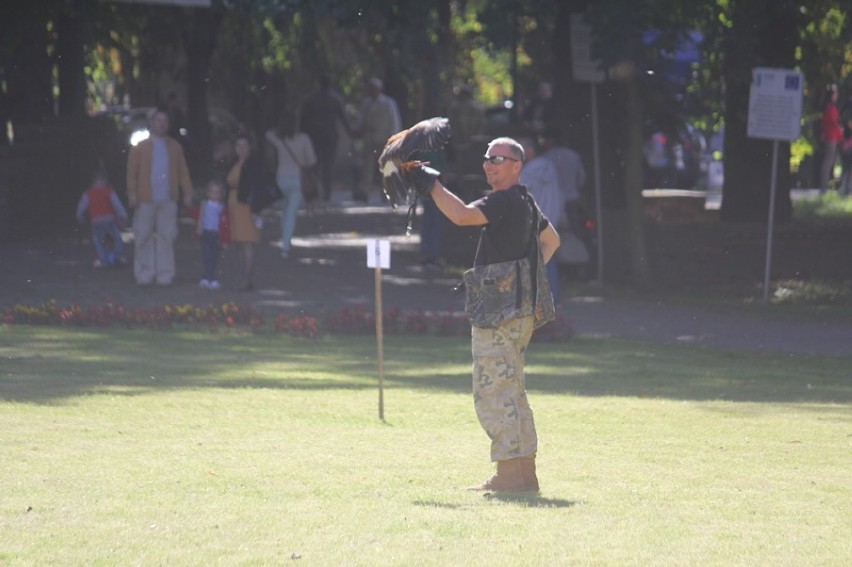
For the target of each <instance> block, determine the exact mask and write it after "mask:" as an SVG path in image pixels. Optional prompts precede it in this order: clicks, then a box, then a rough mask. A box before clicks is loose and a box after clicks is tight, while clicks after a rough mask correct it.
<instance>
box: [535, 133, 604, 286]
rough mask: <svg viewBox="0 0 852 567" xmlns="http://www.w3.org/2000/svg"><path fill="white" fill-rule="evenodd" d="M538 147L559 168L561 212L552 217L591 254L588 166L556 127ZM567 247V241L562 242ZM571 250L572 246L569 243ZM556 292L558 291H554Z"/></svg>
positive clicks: (543, 136) (563, 231)
mask: <svg viewBox="0 0 852 567" xmlns="http://www.w3.org/2000/svg"><path fill="white" fill-rule="evenodd" d="M538 146H539V150H540V155H541V157H542V158H544V159H546V160H548V161H549V162H550V163H552V164H553V167H554V168H556V180H557V183H558V185H559V191H560V192H561V193H562V197H563V211H562V215H561V216H560V217H559V218H558V219H555V218H553V217H550V216H548V218H550V219H553V222H555V223H556V226H557V229H558V230H560V231H561V232H562V234H565V231H567V232H568V233H570V234H571V235H572V239H573V238H576V239H577V242H579V243H580V244H581V245H582V246H583V247H585V249H586V250H585V252H586V253H587V254H588V253H589V252H590V251H591V250H590V249H591V247H592V243H591V241H590V239H589V236H588V233H587V231H585V230H583V226H584V223H585V219H586V211H588V210H589V208H588V207H587V206H586V199H584V198H583V193H582V188H583V186H584V185H585V184H586V168H584V167H583V160H582V159H581V158H580V154H578V153H577V152H575V151H574V150H572V149H570V148H567V147H565V146H563V145H562V144H561V143H560V141H559V133H558V132H557V131H556V130H554V129H545V131H544V132H542V133H541V134H540V135H539V137H538ZM562 244H563V246H566V244H567V243H566V242H563V243H562ZM566 248H567V249H568V250H570V246H566ZM554 293H556V292H555V291H554Z"/></svg>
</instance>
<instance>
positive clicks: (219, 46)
mask: <svg viewBox="0 0 852 567" xmlns="http://www.w3.org/2000/svg"><path fill="white" fill-rule="evenodd" d="M577 13H583V14H585V18H586V21H587V22H588V23H589V24H590V25H591V26H592V29H593V33H594V35H595V38H596V40H595V48H594V49H595V55H596V56H597V57H598V58H599V59H600V60H601V61H603V63H604V65H605V67H606V68H609V69H612V70H614V71H616V72H614V73H613V74H612V75H611V80H610V81H607V82H606V83H604V84H603V85H601V87H600V89H599V90H598V96H599V98H600V100H599V108H600V112H601V119H602V130H603V131H604V134H603V137H602V147H601V151H602V157H601V163H602V171H601V179H602V180H603V191H604V196H605V199H604V201H605V204H606V205H607V206H609V207H620V206H624V205H625V204H628V206H630V205H629V204H630V203H631V202H633V203H634V204H635V203H636V202H637V201H636V197H635V195H636V193H637V192H639V191H641V187H642V182H641V171H642V166H641V160H642V155H641V142H642V140H643V138H644V137H645V136H646V135H647V133H648V132H647V127H648V125H649V124H650V123H656V124H664V125H666V126H665V127H669V126H668V125H672V127H674V126H675V125H678V124H683V123H690V124H692V125H695V126H697V127H699V128H700V129H701V130H703V131H704V132H705V133H707V134H708V135H709V134H711V133H713V132H718V131H721V130H722V129H723V127H724V133H725V134H724V136H725V147H726V152H725V160H726V161H725V163H726V176H725V186H724V200H723V210H722V213H723V218H724V219H725V220H730V221H758V220H763V219H764V218H765V215H766V208H767V206H768V192H769V183H768V179H769V177H770V173H771V172H770V171H769V170H770V168H771V166H770V161H769V153H770V152H769V150H768V149H767V146H768V144H767V143H766V142H764V141H757V140H750V139H748V138H747V137H746V136H745V120H746V113H747V104H748V87H749V82H750V70H751V69H752V68H753V67H756V66H771V67H785V68H796V69H798V70H800V71H802V72H803V74H804V76H805V78H806V96H807V100H806V106H805V113H804V119H803V122H804V123H803V133H802V138H801V140H798V141H796V142H794V143H793V144H783V145H782V146H783V149H782V152H781V155H782V159H781V162H782V165H781V166H780V167H779V171H778V174H779V183H780V184H779V188H780V189H781V192H782V196H783V198H781V199H779V200H778V211H777V212H778V213H779V217H780V218H781V219H782V220H783V219H787V218H789V216H790V200H789V189H790V187H792V186H794V185H795V184H796V183H801V182H809V181H810V179H811V172H812V169H813V165H812V163H813V154H814V153H815V152H817V151H818V149H819V140H818V132H817V131H816V128H815V126H814V125H815V123H816V118H817V114H818V106H819V105H818V101H819V96H820V93H821V92H822V89H823V87H824V85H825V84H827V83H839V84H840V85H841V92H842V93H843V96H844V98H845V96H847V95H849V94H850V93H852V79H850V77H852V73H850V61H852V27H850V22H849V17H848V15H847V14H849V13H852V0H811V1H808V2H804V1H802V0H695V1H694V2H682V1H679V0H568V1H564V2H560V1H558V0H525V1H522V0H434V1H419V0H403V1H401V2H394V3H388V2H384V1H380V0H358V1H357V2H356V1H354V0H311V1H307V0H212V1H211V7H210V8H187V7H182V6H174V5H173V6H168V5H162V4H149V3H144V2H138V3H128V2H108V1H101V0H42V1H40V2H29V3H22V2H15V3H13V4H12V5H11V6H9V7H6V8H5V16H4V18H3V19H2V20H0V122H2V124H7V125H9V126H10V127H9V128H2V131H3V133H4V135H3V136H0V143H3V144H9V143H10V139H9V137H8V136H6V135H5V133H6V132H11V131H14V129H16V128H18V127H20V126H23V125H26V124H32V123H39V122H43V121H44V120H48V119H51V118H54V117H56V116H60V117H62V116H81V115H86V114H92V113H94V112H95V111H97V110H98V109H101V108H104V107H108V106H111V105H121V104H129V105H130V106H151V105H157V104H161V103H163V102H164V100H165V97H166V95H167V94H168V93H169V92H171V91H175V92H177V93H178V98H179V100H181V101H182V103H183V104H184V105H185V106H186V108H187V112H188V123H189V127H190V129H192V130H193V131H194V132H195V133H196V134H197V136H198V137H199V139H200V140H202V143H201V144H200V146H199V148H200V149H199V150H198V151H200V152H203V153H209V151H210V147H211V144H212V141H211V140H210V136H211V133H210V132H209V125H208V120H207V117H208V114H209V108H210V107H217V108H224V109H226V110H227V111H229V112H230V113H232V114H233V115H234V116H235V117H236V118H237V119H238V120H239V121H241V122H242V123H244V124H245V125H246V126H247V127H248V128H251V129H253V130H260V129H263V128H266V127H268V126H270V125H272V124H274V123H275V121H276V120H277V116H278V114H279V113H280V112H282V111H284V110H286V109H291V108H295V107H298V106H299V105H300V104H301V103H302V101H303V100H304V99H305V97H306V96H307V95H308V94H310V93H311V92H312V90H313V89H314V88H315V85H316V83H317V80H318V78H319V76H320V75H321V74H326V75H328V76H330V77H332V79H333V82H334V83H335V86H336V87H337V88H338V90H339V91H340V92H341V93H342V95H343V96H344V98H345V99H346V100H347V101H348V102H349V103H354V102H356V101H357V100H358V99H359V98H360V97H361V96H362V92H363V86H364V83H365V81H366V79H368V78H369V77H371V76H378V77H381V78H383V79H384V82H385V85H386V89H385V90H386V92H387V93H388V94H390V95H391V96H393V97H394V98H396V99H397V101H398V103H399V105H400V109H401V112H402V115H403V122H404V123H412V122H414V121H416V120H419V119H421V118H424V117H427V116H432V115H437V114H442V113H444V112H445V111H446V107H447V104H448V103H449V101H450V99H451V97H452V92H453V88H454V87H458V86H459V85H462V84H466V85H470V86H472V87H474V89H475V93H476V97H477V98H478V99H479V101H480V102H482V103H483V104H485V105H487V106H497V105H500V104H502V103H503V101H504V100H507V99H508V100H512V101H514V108H515V109H516V110H517V109H520V108H521V107H522V106H523V104H524V101H525V100H527V99H529V98H530V97H532V96H534V93H535V89H536V85H537V83H538V82H539V81H540V80H548V81H551V82H552V83H553V85H554V90H555V93H554V100H555V102H556V105H557V116H558V124H556V125H555V126H557V127H558V128H559V130H560V131H561V132H562V133H563V134H564V137H565V141H566V142H567V143H568V144H569V145H571V146H573V147H575V148H577V149H578V150H579V151H580V153H581V155H582V157H583V159H584V161H585V162H586V164H587V167H590V166H591V154H592V150H591V147H590V138H589V112H590V103H589V99H588V94H587V92H586V91H585V90H584V88H583V86H582V85H580V84H578V83H576V82H575V81H574V80H573V79H572V78H571V62H570V61H571V53H570V43H569V42H568V41H567V38H568V37H569V35H570V27H569V17H570V15H571V14H577ZM649 33H653V36H654V39H653V41H649V39H648V38H649V35H648V34H649ZM690 34H692V35H690ZM696 36H698V37H700V38H701V41H700V45H699V49H700V58H699V59H698V61H697V62H696V63H694V64H693V66H692V68H691V69H690V70H689V71H688V73H687V74H686V75H685V77H686V79H685V81H684V84H682V85H679V86H677V88H672V87H671V85H666V84H664V83H663V82H662V80H661V75H660V74H659V73H656V72H655V71H657V70H658V68H659V67H658V66H659V64H660V62H661V61H665V60H666V57H668V56H670V55H671V53H672V52H673V50H675V49H677V47H678V45H680V44H681V42H683V41H684V40H685V38H689V37H693V38H694V37H696ZM514 117H515V118H516V119H517V117H518V114H517V113H516V114H515V115H514ZM803 180H805V181H803ZM640 204H641V201H640ZM638 230H641V227H639V228H638ZM636 254H639V255H641V254H642V252H641V250H637V251H636ZM636 270H637V271H639V272H641V267H639V266H637V267H636Z"/></svg>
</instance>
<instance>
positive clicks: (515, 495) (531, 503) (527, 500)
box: [414, 492, 582, 510]
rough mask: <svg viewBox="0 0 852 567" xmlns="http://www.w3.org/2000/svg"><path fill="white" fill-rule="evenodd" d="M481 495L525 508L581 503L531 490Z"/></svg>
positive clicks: (433, 504) (434, 504)
mask: <svg viewBox="0 0 852 567" xmlns="http://www.w3.org/2000/svg"><path fill="white" fill-rule="evenodd" d="M482 497H483V498H484V499H486V500H499V501H501V502H508V503H510V504H518V505H520V506H523V507H525V508H572V507H574V506H577V505H578V504H582V502H580V501H577V500H564V499H562V498H545V497H544V496H541V495H540V494H535V493H533V492H486V493H484V494H483V495H482ZM414 505H415V506H421V507H423V508H442V509H445V510H460V509H463V508H465V509H466V508H469V507H470V506H468V505H464V504H449V503H447V502H438V501H436V500H415V501H414Z"/></svg>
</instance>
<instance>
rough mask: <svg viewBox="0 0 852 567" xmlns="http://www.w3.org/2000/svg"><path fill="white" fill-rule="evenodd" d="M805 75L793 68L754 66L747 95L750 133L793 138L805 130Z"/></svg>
mask: <svg viewBox="0 0 852 567" xmlns="http://www.w3.org/2000/svg"><path fill="white" fill-rule="evenodd" d="M804 82H805V81H804V77H803V76H802V74H801V73H799V72H798V71H793V70H791V69H772V68H769V67H755V68H754V69H752V72H751V89H750V90H749V97H748V137H749V138H763V139H766V140H788V141H792V140H795V139H796V138H798V137H799V134H800V133H801V130H802V89H803V87H804Z"/></svg>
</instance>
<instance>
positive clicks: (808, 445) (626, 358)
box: [0, 327, 852, 565]
mask: <svg viewBox="0 0 852 567" xmlns="http://www.w3.org/2000/svg"><path fill="white" fill-rule="evenodd" d="M375 351H376V347H375V341H374V339H372V338H370V337H333V338H328V339H324V340H321V341H306V340H300V339H293V338H288V337H281V336H252V335H243V334H223V335H210V334H203V333H184V332H166V333H153V332H147V331H115V330H110V331H98V330H86V329H56V328H29V327H0V564H3V565H49V564H52V565H274V564H278V565H280V564H291V563H293V564H300V565H339V564H345V565H589V564H593V565H649V564H654V565H849V564H852V537H850V534H852V407H850V402H852V359H849V358H843V359H831V358H815V357H792V356H781V355H762V354H746V353H734V352H724V351H717V350H710V349H699V348H694V347H689V346H662V345H656V344H647V343H639V342H622V341H613V340H593V339H578V340H574V341H572V342H570V343H567V344H558V345H557V344H537V343H534V344H533V345H532V346H531V348H530V351H529V353H528V355H527V380H528V390H529V394H530V400H531V403H532V405H533V408H534V410H535V413H536V420H537V427H538V430H539V436H540V447H539V458H538V465H539V478H540V481H541V484H542V492H541V494H540V495H538V496H533V495H530V494H522V495H507V496H499V497H496V496H495V497H490V498H488V497H484V496H483V495H482V494H479V493H474V492H468V491H466V490H464V487H465V486H467V485H470V484H473V483H477V482H480V481H482V480H484V479H485V478H487V477H488V476H489V475H490V474H491V472H492V468H491V466H490V464H489V463H488V440H487V438H486V437H485V434H484V433H483V432H482V431H481V429H480V427H479V424H478V423H477V421H476V418H475V415H474V412H473V407H472V400H471V396H470V352H469V343H468V341H467V340H465V339H463V338H462V339H458V338H455V339H449V338H435V337H424V338H412V337H389V338H388V339H387V340H386V342H385V346H384V351H385V354H386V361H385V385H386V390H385V422H382V421H380V420H379V419H378V393H377V387H376V385H377V372H376V361H375Z"/></svg>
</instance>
